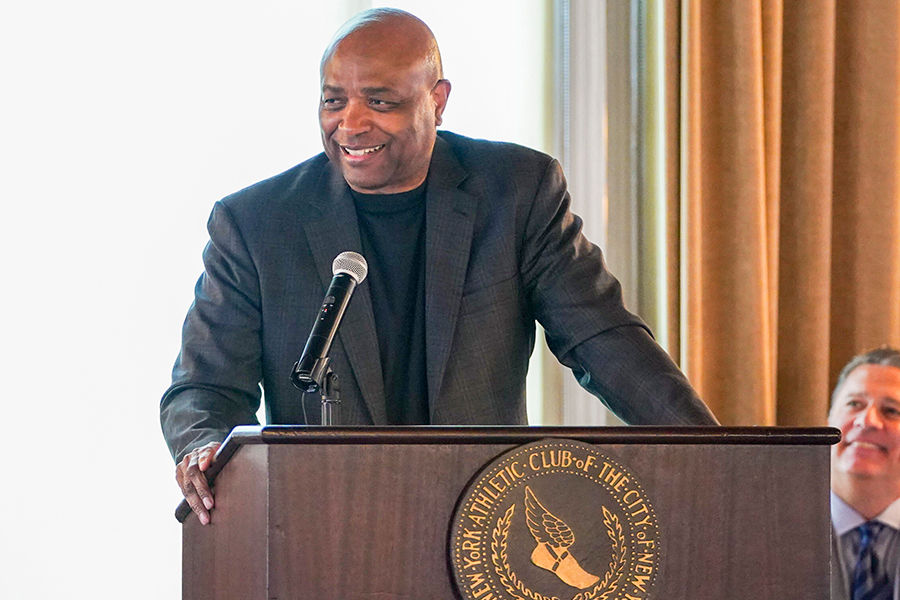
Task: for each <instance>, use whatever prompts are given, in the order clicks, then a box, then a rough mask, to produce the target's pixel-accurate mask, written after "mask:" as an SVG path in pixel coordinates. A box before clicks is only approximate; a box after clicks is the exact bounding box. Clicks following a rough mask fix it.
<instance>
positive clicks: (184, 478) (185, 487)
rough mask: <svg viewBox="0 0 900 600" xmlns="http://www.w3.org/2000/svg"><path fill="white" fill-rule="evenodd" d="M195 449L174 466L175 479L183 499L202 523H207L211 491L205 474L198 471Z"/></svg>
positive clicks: (211, 500) (210, 505) (211, 504)
mask: <svg viewBox="0 0 900 600" xmlns="http://www.w3.org/2000/svg"><path fill="white" fill-rule="evenodd" d="M197 454H198V453H197V451H196V450H195V451H193V452H191V453H190V454H188V455H187V456H185V457H184V459H183V460H182V461H181V462H180V463H178V466H177V467H176V468H175V481H176V482H178V487H179V488H181V493H182V494H184V499H185V500H186V501H187V503H188V506H190V507H191V510H193V511H194V512H195V513H197V517H198V518H199V519H200V522H201V523H202V524H203V525H206V524H207V523H209V509H211V508H212V506H213V499H212V493H211V492H210V491H209V484H208V483H207V481H206V476H205V475H204V474H203V473H202V472H201V471H200V468H199V465H198V457H197Z"/></svg>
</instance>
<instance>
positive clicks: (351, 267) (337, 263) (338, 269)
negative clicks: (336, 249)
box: [331, 252, 369, 285]
mask: <svg viewBox="0 0 900 600" xmlns="http://www.w3.org/2000/svg"><path fill="white" fill-rule="evenodd" d="M368 272H369V265H368V264H366V259H365V258H363V257H362V255H361V254H357V253H356V252H341V253H340V254H338V255H337V258H335V259H334V262H333V263H331V273H332V274H333V275H337V274H338V273H346V274H347V275H349V276H350V277H352V278H353V280H354V281H355V282H356V284H357V285H359V284H360V283H362V280H363V279H365V278H366V274H367V273H368Z"/></svg>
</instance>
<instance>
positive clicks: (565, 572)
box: [525, 486, 600, 590]
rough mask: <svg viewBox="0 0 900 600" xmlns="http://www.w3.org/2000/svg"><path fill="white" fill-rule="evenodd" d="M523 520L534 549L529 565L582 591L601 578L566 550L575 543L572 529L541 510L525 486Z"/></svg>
mask: <svg viewBox="0 0 900 600" xmlns="http://www.w3.org/2000/svg"><path fill="white" fill-rule="evenodd" d="M525 519H526V521H527V522H528V529H529V530H530V531H531V535H532V536H534V540H535V541H536V542H537V547H536V548H535V549H534V551H533V552H532V553H531V562H532V563H534V564H535V565H536V566H538V567H540V568H542V569H546V570H548V571H550V572H551V573H554V574H555V575H556V576H557V577H559V578H560V579H561V580H562V581H563V582H565V583H566V584H567V585H570V586H572V587H573V588H577V589H579V590H583V589H585V588H588V587H590V586H592V585H594V584H595V583H597V582H598V581H600V578H599V577H597V576H595V575H591V574H590V573H588V572H587V571H585V570H584V569H582V568H581V565H579V564H578V561H576V560H575V557H574V556H572V555H571V554H570V553H569V547H570V546H571V545H572V544H574V543H575V534H574V533H573V532H572V528H571V527H569V526H568V525H566V523H565V522H564V521H563V520H562V519H560V518H559V517H557V516H556V515H554V514H553V513H551V512H550V511H549V510H547V509H546V508H544V505H543V504H541V503H540V502H539V501H538V499H537V497H535V495H534V492H532V491H531V488H530V487H528V486H525Z"/></svg>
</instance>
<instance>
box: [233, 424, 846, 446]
mask: <svg viewBox="0 0 900 600" xmlns="http://www.w3.org/2000/svg"><path fill="white" fill-rule="evenodd" d="M548 437H551V438H552V437H556V438H566V439H574V440H579V441H583V442H588V443H593V444H729V445H733V444H749V445H758V444H762V445H802V446H809V445H822V446H830V445H833V444H836V443H837V442H838V441H840V439H841V434H840V431H839V430H837V429H835V428H833V427H671V426H657V427H528V426H523V427H498V426H433V425H430V426H419V427H400V426H392V427H371V426H366V427H320V426H296V425H269V426H240V427H236V428H235V429H234V430H233V431H232V432H231V435H230V436H229V440H227V441H231V443H232V444H235V445H246V444H426V445H427V444H524V443H528V442H532V441H537V440H541V439H544V438H548Z"/></svg>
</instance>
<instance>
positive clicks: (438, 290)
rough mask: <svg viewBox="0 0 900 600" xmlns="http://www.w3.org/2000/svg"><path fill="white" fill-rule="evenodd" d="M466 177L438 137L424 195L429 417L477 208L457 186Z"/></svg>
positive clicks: (447, 349) (438, 386) (456, 308)
mask: <svg viewBox="0 0 900 600" xmlns="http://www.w3.org/2000/svg"><path fill="white" fill-rule="evenodd" d="M466 176H467V173H466V171H465V170H464V169H463V167H462V165H460V164H459V161H458V160H457V159H456V157H454V156H453V154H452V152H451V151H450V148H449V147H448V145H447V143H446V142H444V140H442V139H441V138H440V137H438V139H437V141H436V142H435V146H434V154H433V156H432V161H431V170H430V172H429V176H428V187H427V190H426V194H425V196H426V197H425V202H426V208H425V228H426V230H425V347H426V368H427V374H428V398H429V404H430V407H431V408H430V411H431V414H432V415H433V414H434V412H435V409H434V407H435V404H437V403H438V402H439V401H440V398H439V397H438V394H439V393H440V389H441V382H442V380H443V377H444V371H445V370H446V367H447V359H448V357H449V355H450V350H451V348H450V345H451V343H452V342H453V332H454V330H455V328H456V317H457V314H458V312H459V302H460V298H461V297H462V292H463V284H464V283H465V280H466V268H467V265H468V263H469V251H470V249H471V247H472V232H473V227H474V223H475V216H476V212H477V204H478V199H477V198H475V197H474V196H471V195H470V194H467V193H466V192H463V191H461V190H460V189H458V186H459V184H460V183H462V181H463V180H464V179H465V178H466Z"/></svg>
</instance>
